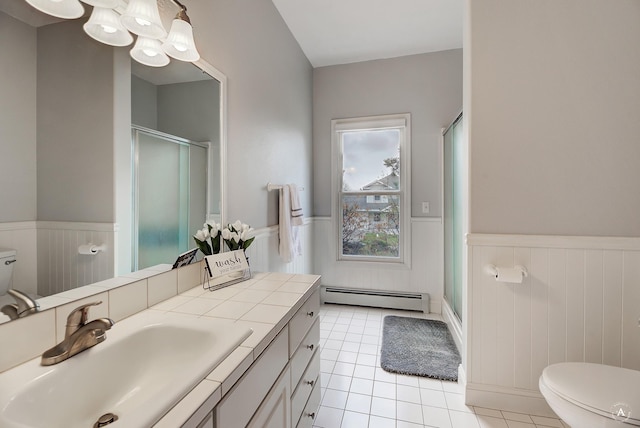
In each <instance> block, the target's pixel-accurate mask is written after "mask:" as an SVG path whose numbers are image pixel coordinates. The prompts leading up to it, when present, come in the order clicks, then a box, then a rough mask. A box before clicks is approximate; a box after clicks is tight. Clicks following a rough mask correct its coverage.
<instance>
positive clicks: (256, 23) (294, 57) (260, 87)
mask: <svg viewBox="0 0 640 428" xmlns="http://www.w3.org/2000/svg"><path fill="white" fill-rule="evenodd" d="M189 15H190V16H191V21H192V23H193V26H194V35H195V38H196V41H197V44H198V49H199V50H200V54H201V55H202V56H203V58H204V59H205V60H207V61H208V62H210V63H211V64H212V65H214V66H215V67H216V68H218V69H219V70H220V71H222V72H223V73H225V75H226V76H227V78H228V121H227V124H228V141H227V165H226V167H227V174H226V177H227V207H228V208H227V214H228V220H230V221H235V220H236V219H238V218H239V219H241V220H242V221H244V222H245V223H248V224H250V225H251V226H252V227H254V228H256V227H265V226H269V225H274V224H276V223H277V222H278V220H277V211H278V210H277V194H276V193H277V192H271V194H269V193H268V192H267V191H266V184H267V182H269V181H271V182H273V183H278V184H280V183H296V184H298V185H301V186H303V187H305V189H306V190H305V191H304V192H302V194H301V203H302V208H303V210H304V212H305V215H310V214H311V197H312V192H311V180H312V175H311V174H312V166H311V165H312V149H311V126H312V125H311V121H312V118H311V114H312V77H313V76H312V68H311V65H310V63H309V61H308V60H307V58H306V57H305V56H304V54H303V52H302V50H301V49H300V47H299V46H298V43H297V42H296V41H295V39H294V38H293V36H292V35H291V33H290V31H289V29H288V27H287V26H286V24H285V23H284V21H283V20H282V18H281V16H280V15H279V14H278V11H277V10H276V8H275V6H274V5H273V3H272V2H271V0H216V1H210V0H193V1H191V2H190V3H189Z"/></svg>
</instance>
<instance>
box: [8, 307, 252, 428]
mask: <svg viewBox="0 0 640 428" xmlns="http://www.w3.org/2000/svg"><path fill="white" fill-rule="evenodd" d="M251 332H252V331H251V329H249V328H246V327H239V326H236V325H235V324H229V323H225V322H221V321H218V320H212V319H206V318H190V317H181V316H171V315H164V314H157V313H153V312H144V313H141V314H139V315H135V316H133V317H131V318H129V319H126V320H123V321H121V322H119V323H116V324H115V325H114V326H113V327H112V328H111V330H109V331H107V340H105V341H104V342H103V343H100V344H98V345H96V346H94V347H92V348H90V349H88V350H86V351H84V352H82V353H80V354H78V355H75V356H73V357H71V358H70V359H68V360H66V361H63V362H61V363H58V364H56V365H53V366H49V367H43V366H41V365H40V358H37V359H34V360H31V361H29V362H27V363H25V364H22V365H20V366H18V367H16V368H14V369H11V370H8V371H6V372H4V373H2V374H0V427H3V428H18V427H19V428H25V427H30V428H39V427H42V428H44V427H46V428H69V427H87V428H91V427H92V426H93V425H94V424H95V423H96V421H97V420H98V418H99V417H100V416H102V415H104V414H106V413H113V414H115V415H117V416H118V420H117V421H116V422H114V423H112V424H110V425H109V426H110V427H114V428H117V427H151V426H152V425H153V424H154V423H156V422H157V421H158V420H159V419H160V418H161V417H162V416H163V415H164V414H165V413H167V412H168V411H169V410H170V409H171V408H172V407H173V406H174V405H175V404H176V403H177V402H178V401H180V400H181V399H182V398H183V397H184V396H185V395H186V394H187V393H188V392H189V391H190V390H191V389H193V387H195V386H196V385H197V384H198V383H199V382H200V381H202V380H203V379H204V378H205V377H206V376H207V375H208V374H209V372H211V370H213V369H214V368H215V367H216V366H217V365H218V364H219V363H220V362H221V361H222V360H223V359H224V358H226V357H227V356H228V355H229V354H230V353H231V352H232V351H233V350H234V349H236V348H237V347H238V346H239V345H240V343H242V342H243V341H244V340H245V339H246V338H247V337H248V336H249V335H250V334H251Z"/></svg>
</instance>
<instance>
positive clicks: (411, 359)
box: [380, 315, 461, 382]
mask: <svg viewBox="0 0 640 428" xmlns="http://www.w3.org/2000/svg"><path fill="white" fill-rule="evenodd" d="M460 362H461V359H460V354H459V353H458V349H457V348H456V345H455V343H454V341H453V337H452V336H451V333H450V332H449V329H448V328H447V324H446V323H444V322H442V321H436V320H425V319H420V318H407V317H397V316H391V315H390V316H386V317H384V325H383V328H382V350H381V356H380V365H381V366H382V368H383V369H384V370H386V371H388V372H392V373H400V374H408V375H416V376H424V377H430V378H434V379H441V380H451V381H454V382H455V381H457V380H458V365H459V364H460Z"/></svg>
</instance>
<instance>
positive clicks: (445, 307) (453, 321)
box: [442, 299, 463, 355]
mask: <svg viewBox="0 0 640 428" xmlns="http://www.w3.org/2000/svg"><path fill="white" fill-rule="evenodd" d="M442 318H443V319H444V322H446V323H447V325H448V326H449V331H450V332H451V335H452V336H453V341H454V342H456V346H457V347H458V352H460V355H462V342H463V340H462V324H461V323H460V320H459V319H458V317H457V316H456V315H455V314H454V313H453V309H451V306H449V302H447V301H446V300H444V299H442Z"/></svg>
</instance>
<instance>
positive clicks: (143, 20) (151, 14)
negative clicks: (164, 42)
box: [120, 0, 167, 39]
mask: <svg viewBox="0 0 640 428" xmlns="http://www.w3.org/2000/svg"><path fill="white" fill-rule="evenodd" d="M120 21H121V22H122V25H124V26H125V27H126V28H127V29H128V30H129V31H131V32H132V33H134V34H137V35H139V36H142V37H148V38H151V39H163V38H165V37H166V36H167V30H165V29H164V27H163V26H162V21H161V20H160V12H158V4H157V3H156V0H131V1H130V2H129V5H127V9H126V10H125V11H124V13H123V14H122V16H121V17H120Z"/></svg>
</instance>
